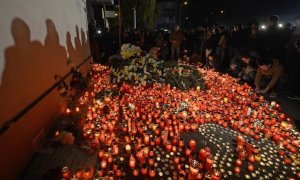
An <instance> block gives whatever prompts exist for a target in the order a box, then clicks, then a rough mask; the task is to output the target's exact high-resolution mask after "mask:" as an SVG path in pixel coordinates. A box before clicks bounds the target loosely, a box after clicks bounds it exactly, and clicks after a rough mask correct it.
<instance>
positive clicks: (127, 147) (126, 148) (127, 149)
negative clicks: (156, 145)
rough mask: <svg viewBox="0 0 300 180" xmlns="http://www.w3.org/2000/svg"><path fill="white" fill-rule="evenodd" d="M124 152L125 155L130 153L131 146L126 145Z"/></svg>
mask: <svg viewBox="0 0 300 180" xmlns="http://www.w3.org/2000/svg"><path fill="white" fill-rule="evenodd" d="M125 150H126V152H127V154H130V153H131V146H130V144H126V146H125Z"/></svg>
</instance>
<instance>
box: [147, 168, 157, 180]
mask: <svg viewBox="0 0 300 180" xmlns="http://www.w3.org/2000/svg"><path fill="white" fill-rule="evenodd" d="M155 175H156V173H155V168H154V166H151V167H150V170H149V176H150V177H152V178H154V177H155Z"/></svg>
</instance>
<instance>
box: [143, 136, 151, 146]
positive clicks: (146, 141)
mask: <svg viewBox="0 0 300 180" xmlns="http://www.w3.org/2000/svg"><path fill="white" fill-rule="evenodd" d="M149 141H150V137H149V135H148V134H146V135H145V136H144V143H145V144H146V145H148V144H149Z"/></svg>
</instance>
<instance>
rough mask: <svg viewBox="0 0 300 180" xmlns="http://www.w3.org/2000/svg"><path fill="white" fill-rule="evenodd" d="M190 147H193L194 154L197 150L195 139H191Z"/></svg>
mask: <svg viewBox="0 0 300 180" xmlns="http://www.w3.org/2000/svg"><path fill="white" fill-rule="evenodd" d="M189 145H190V147H191V150H192V151H193V152H194V151H195V150H196V141H195V140H194V139H191V140H190V142H189Z"/></svg>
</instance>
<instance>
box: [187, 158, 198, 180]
mask: <svg viewBox="0 0 300 180" xmlns="http://www.w3.org/2000/svg"><path fill="white" fill-rule="evenodd" d="M198 164H199V163H198V161H196V160H192V161H191V164H190V174H189V179H195V177H196V176H197V175H198V172H199V169H198Z"/></svg>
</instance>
